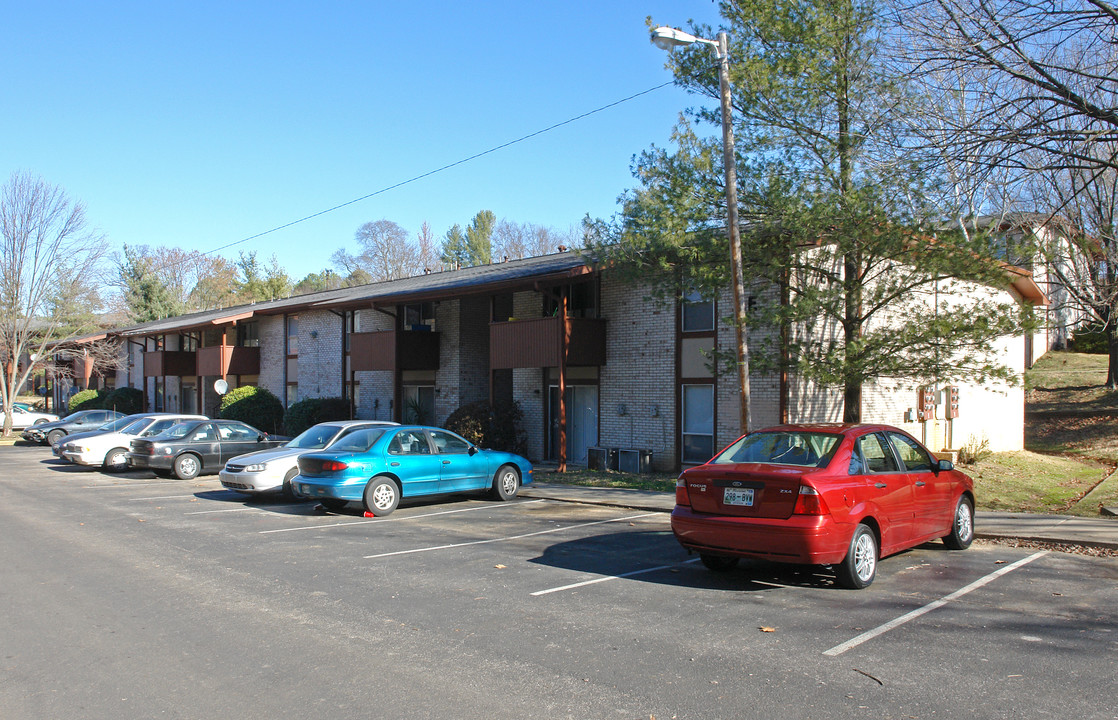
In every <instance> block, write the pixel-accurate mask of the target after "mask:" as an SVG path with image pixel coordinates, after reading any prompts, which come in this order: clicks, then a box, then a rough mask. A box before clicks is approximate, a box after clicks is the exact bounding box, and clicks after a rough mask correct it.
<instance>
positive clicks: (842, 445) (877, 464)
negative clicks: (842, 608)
mask: <svg viewBox="0 0 1118 720" xmlns="http://www.w3.org/2000/svg"><path fill="white" fill-rule="evenodd" d="M675 494H676V506H675V510H673V511H672V531H673V532H674V533H675V536H676V539H678V540H679V542H680V543H681V544H682V545H683V547H685V548H687V550H688V551H694V552H698V553H699V557H700V558H702V561H703V564H704V565H706V566H707V567H708V568H710V569H712V570H729V569H730V568H733V567H734V566H735V565H737V562H738V559H739V558H743V557H745V558H761V559H764V560H773V561H776V562H786V563H801V564H808V565H833V566H834V569H835V575H836V579H837V581H838V583H839V584H840V585H842V586H844V587H848V588H864V587H866V586H868V585H869V584H870V583H872V582H873V579H874V576H875V575H876V574H877V561H878V559H879V558H882V557H885V556H886V555H891V554H893V553H897V552H900V551H902V550H906V549H908V548H910V547H913V546H915V545H919V544H920V543H923V542H927V541H929V540H934V539H936V538H942V539H943V542H944V544H945V545H947V547H949V548H952V549H955V550H963V549H965V548H967V547H969V546H970V543H971V540H972V539H973V538H974V483H973V481H972V480H971V479H970V478H969V477H967V476H966V475H964V474H963V473H961V472H959V471H958V470H956V469H955V468H954V467H953V466H952V464H951V462H950V461H949V460H938V459H937V458H936V457H935V456H934V455H932V453H930V452H929V451H928V449H927V448H925V447H924V446H923V445H921V444H920V443H919V442H917V441H916V440H914V439H912V437H911V436H909V435H908V434H907V433H905V432H903V431H901V430H899V429H897V428H895V427H891V426H889V425H830V424H819V425H785V426H781V427H774V428H768V429H765V430H759V431H756V432H753V433H750V434H748V435H744V436H742V437H740V438H738V439H737V440H736V441H735V442H734V443H733V444H731V445H730V446H729V447H727V448H726V449H725V450H723V451H722V452H720V453H718V455H716V456H715V457H714V458H713V459H711V460H710V461H709V462H708V463H706V464H705V465H700V466H698V467H693V468H690V469H688V470H686V471H684V473H683V474H682V475H680V476H679V480H678V481H677V482H676V491H675Z"/></svg>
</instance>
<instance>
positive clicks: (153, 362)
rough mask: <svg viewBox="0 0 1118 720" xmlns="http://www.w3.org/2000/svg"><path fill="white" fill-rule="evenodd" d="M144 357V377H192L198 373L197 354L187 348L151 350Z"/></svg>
mask: <svg viewBox="0 0 1118 720" xmlns="http://www.w3.org/2000/svg"><path fill="white" fill-rule="evenodd" d="M143 357H144V377H164V376H170V377H190V376H191V375H197V374H198V362H197V356H196V355H195V353H193V352H190V351H187V350H151V351H148V352H146V353H144V356H143Z"/></svg>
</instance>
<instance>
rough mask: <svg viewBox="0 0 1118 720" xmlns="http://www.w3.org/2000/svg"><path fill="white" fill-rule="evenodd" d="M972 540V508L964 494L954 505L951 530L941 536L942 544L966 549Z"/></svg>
mask: <svg viewBox="0 0 1118 720" xmlns="http://www.w3.org/2000/svg"><path fill="white" fill-rule="evenodd" d="M971 540H974V508H973V507H972V506H971V502H970V500H969V499H967V496H966V495H964V496H962V497H960V498H959V502H958V503H957V504H956V505H955V519H954V520H952V521H951V532H950V533H948V534H947V535H944V536H943V544H944V545H946V546H947V547H949V548H951V549H952V550H966V549H967V548H969V547H970V543H971Z"/></svg>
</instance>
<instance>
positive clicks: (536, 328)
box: [489, 317, 606, 370]
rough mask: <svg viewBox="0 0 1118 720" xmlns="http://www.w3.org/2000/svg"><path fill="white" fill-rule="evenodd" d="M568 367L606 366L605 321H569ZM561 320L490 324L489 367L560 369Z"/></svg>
mask: <svg viewBox="0 0 1118 720" xmlns="http://www.w3.org/2000/svg"><path fill="white" fill-rule="evenodd" d="M568 322H569V323H570V326H571V336H570V340H569V341H568V343H567V357H566V364H567V365H576V366H587V365H605V364H606V321H605V320H600V319H591V318H570V319H569V320H568ZM562 348H563V321H562V319H561V318H558V317H545V318H533V319H531V320H510V321H509V322H497V323H490V324H489V366H490V367H491V368H492V369H494V370H507V369H509V368H538V367H559V361H560V359H561V357H562Z"/></svg>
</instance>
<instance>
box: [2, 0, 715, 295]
mask: <svg viewBox="0 0 1118 720" xmlns="http://www.w3.org/2000/svg"><path fill="white" fill-rule="evenodd" d="M7 5H8V7H6V8H5V10H4V13H3V22H2V23H0V59H2V67H4V68H5V80H4V82H3V83H2V84H0V94H2V96H3V107H4V112H3V113H0V137H2V138H3V141H2V142H0V171H3V177H2V178H0V180H6V179H7V177H8V176H10V175H11V173H12V172H14V171H16V170H28V171H31V172H33V173H35V174H37V175H39V176H40V177H42V178H43V179H44V180H46V181H47V182H49V183H52V184H55V185H59V186H61V187H62V188H64V189H65V190H66V191H67V192H68V193H69V195H70V196H71V197H72V198H74V199H77V200H80V201H82V202H84V203H85V204H86V207H87V212H88V217H89V220H90V222H91V224H93V225H95V226H96V227H98V228H99V229H101V230H102V231H103V232H104V233H105V234H106V235H107V236H108V237H109V239H110V241H111V242H112V244H113V246H114V247H115V248H120V247H121V246H122V245H123V244H125V243H127V244H129V245H142V244H147V245H169V246H177V247H183V248H192V249H198V250H205V251H208V250H213V249H216V248H219V247H222V246H226V245H230V244H231V243H236V242H238V241H240V240H243V239H245V238H248V237H250V236H253V235H257V234H259V233H262V232H265V231H267V230H270V229H272V228H275V227H277V226H281V225H284V224H286V223H290V222H292V221H294V220H298V219H300V218H303V217H306V216H308V215H312V214H314V213H318V212H321V211H323V210H326V209H328V208H331V207H334V206H337V205H340V204H343V203H347V202H349V201H352V200H354V199H356V198H360V197H363V196H366V195H369V194H372V193H377V192H378V191H381V190H384V189H385V188H389V187H391V186H393V185H396V184H397V183H400V182H403V181H406V180H408V179H410V178H413V177H415V176H418V175H421V174H423V173H427V172H429V171H432V170H435V169H437V168H440V167H442V166H445V165H448V164H451V163H455V162H457V161H459V160H462V159H464V158H467V157H470V156H472V155H475V154H477V153H480V152H484V151H486V150H489V149H491V148H494V147H496V146H499V145H502V144H504V143H507V142H509V141H511V140H515V139H517V138H520V137H523V136H525V135H528V134H530V133H534V132H537V131H539V130H543V129H544V128H547V127H550V126H552V125H555V124H556V123H561V122H563V121H565V120H568V119H570V118H573V117H576V116H578V115H581V114H583V113H586V112H589V111H591V110H595V109H596V108H599V107H602V106H604V105H607V104H609V103H613V102H616V101H618V100H621V99H623V98H626V97H628V96H631V95H634V94H636V93H640V92H642V91H645V90H648V89H650V88H653V87H655V86H657V85H660V84H662V83H664V82H668V81H670V80H671V76H670V74H669V73H668V72H667V71H666V70H665V69H664V59H665V58H664V54H663V51H661V50H658V49H657V48H655V47H654V46H652V45H651V43H649V41H648V31H647V29H646V27H645V17H646V16H648V15H651V16H652V17H653V19H654V20H655V21H656V22H657V23H663V24H671V25H676V26H683V25H684V24H685V23H686V22H687V21H688V20H689V19H695V20H698V21H701V22H707V23H712V24H717V7H716V5H715V4H714V2H712V0H675V1H674V2H671V1H668V0H646V1H642V2H634V1H630V0H605V1H603V0H596V1H592V2H583V1H581V0H571V1H566V2H558V1H557V2H551V1H545V0H520V1H519V2H412V3H401V2H392V3H385V2H354V3H338V2H326V3H321V2H319V3H311V2H306V3H293V2H284V1H282V0H277V1H273V2H268V3H262V2H241V3H237V2H228V1H226V2H221V3H217V2H209V1H208V0H202V1H196V2H189V3H187V2H150V0H149V1H146V2H112V3H107V4H101V3H62V2H52V1H51V0H41V1H39V2H34V3H15V2H9V3H7ZM697 102H701V100H700V99H699V98H696V97H693V96H689V95H687V94H685V93H684V92H682V91H681V90H679V89H677V88H675V87H667V88H663V89H660V90H657V91H655V92H651V93H648V94H645V95H642V96H640V97H638V98H636V99H633V100H630V101H627V102H624V103H621V104H620V105H618V106H616V107H612V108H609V109H607V110H604V111H602V112H600V113H596V114H594V115H592V116H590V117H587V118H584V119H582V120H579V121H577V122H573V123H570V124H568V125H564V126H562V127H560V128H558V129H555V130H552V131H549V132H546V133H543V134H541V135H539V136H537V137H534V138H531V139H529V140H526V141H524V142H521V143H518V144H515V145H513V146H511V147H508V148H504V149H502V150H498V151H496V152H493V153H490V154H487V155H485V156H484V157H481V158H479V159H476V160H472V161H470V162H467V163H463V164H461V165H458V166H456V167H454V168H451V169H449V170H446V171H443V172H440V173H437V174H434V175H432V176H429V177H426V178H423V179H421V180H418V181H416V182H413V183H410V184H407V185H405V186H403V187H399V188H396V189H392V190H388V191H386V192H382V193H380V194H377V195H375V196H374V197H371V198H368V199H366V200H362V201H360V202H357V203H353V204H351V205H348V206H347V207H344V208H342V209H339V210H336V211H334V212H330V213H327V214H324V215H322V216H319V217H317V218H314V219H311V220H308V221H306V222H303V223H300V224H298V225H295V226H293V227H289V228H286V229H283V230H279V231H277V232H274V233H271V234H268V235H265V236H264V237H261V238H258V239H254V240H251V241H249V242H244V243H241V244H238V245H235V246H233V247H231V248H229V249H227V250H224V251H222V253H221V254H223V255H225V256H227V257H230V258H235V257H236V256H237V253H238V251H241V250H245V251H256V252H257V253H258V254H259V256H260V257H261V258H262V259H266V258H269V257H271V256H272V255H273V254H274V255H275V256H276V257H277V258H278V259H279V262H280V264H281V265H283V266H284V267H285V268H286V269H287V271H288V273H289V274H290V275H291V276H292V277H293V278H294V279H296V280H298V279H300V278H302V277H304V276H305V275H306V274H307V273H309V272H314V271H319V270H322V269H323V268H326V267H328V266H329V257H330V254H331V253H333V252H334V251H335V250H337V249H338V248H340V247H346V248H347V249H349V250H351V251H352V250H354V249H355V248H356V244H355V243H354V240H353V234H354V231H355V230H356V229H357V228H358V227H359V226H360V225H361V224H362V223H364V222H368V221H372V220H379V219H381V218H387V219H389V220H393V221H395V222H397V223H399V224H400V225H401V226H403V227H404V228H406V229H407V230H408V231H410V232H411V233H413V234H414V233H415V232H416V231H417V230H418V229H419V227H420V225H421V223H423V222H424V221H426V222H428V223H429V224H430V225H431V229H432V231H433V232H434V234H435V236H436V238H441V237H442V236H443V234H444V233H445V232H446V230H447V229H448V228H449V227H450V226H451V225H452V224H454V223H460V224H461V225H463V226H465V225H466V224H467V223H468V222H469V221H470V219H471V218H472V217H473V216H474V214H475V213H477V212H478V211H479V210H482V209H488V210H492V211H493V212H494V213H496V215H497V217H498V218H501V219H507V220H512V221H515V222H521V223H524V222H531V223H535V224H539V225H545V226H551V227H555V228H557V229H566V228H568V227H570V226H572V225H577V224H578V223H579V221H580V220H581V219H582V217H583V215H585V214H586V213H590V215H592V216H594V217H609V216H611V215H612V214H613V213H614V212H615V211H616V198H617V196H618V195H619V194H620V193H621V192H623V191H624V190H625V189H626V188H629V187H632V186H633V185H634V184H635V181H634V179H633V178H632V175H631V172H630V164H631V160H632V157H633V155H634V154H636V153H639V152H640V151H641V150H643V149H645V148H647V147H649V146H650V145H652V144H657V145H661V146H663V145H666V144H667V143H668V142H669V137H670V133H671V130H672V127H673V125H674V124H675V122H676V120H677V118H678V115H679V113H680V111H681V110H683V109H684V108H686V107H690V106H692V105H694V104H696V103H697Z"/></svg>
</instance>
